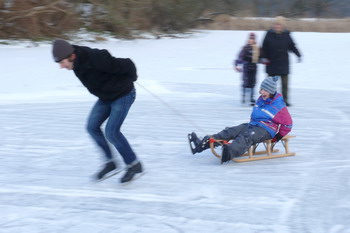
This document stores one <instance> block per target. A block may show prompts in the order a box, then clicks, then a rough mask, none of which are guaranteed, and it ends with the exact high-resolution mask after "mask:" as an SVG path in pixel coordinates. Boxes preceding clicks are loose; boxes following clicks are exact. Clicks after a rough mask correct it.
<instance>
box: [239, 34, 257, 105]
mask: <svg viewBox="0 0 350 233" xmlns="http://www.w3.org/2000/svg"><path fill="white" fill-rule="evenodd" d="M259 56H260V49H259V47H258V46H257V44H256V38H255V34H254V33H250V34H249V39H248V42H247V44H246V45H244V46H243V48H242V49H241V51H240V53H239V55H238V58H237V59H236V60H235V61H234V68H235V69H236V71H238V72H242V81H243V82H242V104H245V101H246V96H247V94H248V93H249V94H250V95H249V94H248V99H249V100H248V101H249V103H250V104H251V105H252V106H253V105H254V103H255V98H254V87H255V84H256V74H257V63H258V61H259Z"/></svg>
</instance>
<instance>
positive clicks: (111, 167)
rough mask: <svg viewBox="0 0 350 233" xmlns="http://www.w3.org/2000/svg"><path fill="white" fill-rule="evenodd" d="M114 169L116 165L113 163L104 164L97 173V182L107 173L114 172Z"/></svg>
mask: <svg viewBox="0 0 350 233" xmlns="http://www.w3.org/2000/svg"><path fill="white" fill-rule="evenodd" d="M116 168H117V165H116V164H115V162H113V161H110V162H108V163H106V164H105V166H104V168H103V169H102V170H101V171H100V172H99V173H97V175H96V179H97V180H101V179H102V178H104V177H105V176H106V175H107V174H108V173H110V172H111V171H113V170H115V169H116Z"/></svg>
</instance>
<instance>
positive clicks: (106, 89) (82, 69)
mask: <svg viewBox="0 0 350 233" xmlns="http://www.w3.org/2000/svg"><path fill="white" fill-rule="evenodd" d="M52 52H53V57H54V60H55V62H57V63H59V65H60V67H61V68H65V69H68V70H73V71H74V73H75V75H76V76H77V77H78V78H79V80H80V81H81V83H82V84H83V85H84V86H85V87H86V88H87V89H88V90H89V92H90V93H91V94H93V95H95V96H97V97H98V100H97V102H96V103H95V105H94V107H93V108H92V111H91V113H90V116H89V119H88V123H87V130H88V132H89V134H90V135H91V137H92V138H93V139H94V140H95V142H96V143H97V145H98V146H99V147H100V148H101V149H102V151H103V152H104V154H105V158H106V162H105V164H104V167H103V169H102V170H101V171H100V172H99V173H98V174H97V175H96V179H97V180H102V179H103V178H105V177H106V176H108V174H109V173H111V172H112V171H114V172H117V171H118V170H120V169H117V163H116V161H115V160H114V159H113V155H112V152H111V149H110V147H109V144H108V142H107V140H108V141H109V142H110V143H111V144H113V145H114V146H115V148H116V149H117V150H118V152H119V153H120V155H121V156H122V157H123V160H124V162H125V163H126V165H127V171H126V173H125V174H124V176H123V177H122V178H121V183H124V182H128V181H130V180H132V179H133V178H134V176H135V175H136V174H138V173H142V165H141V163H140V162H139V160H138V159H137V157H136V154H135V153H134V151H133V150H132V148H131V146H130V144H129V143H128V141H127V139H126V138H125V137H124V135H123V134H122V133H121V132H120V128H121V126H122V124H123V122H124V120H125V118H126V116H127V114H128V112H129V109H130V107H131V105H132V104H133V103H134V101H135V98H136V92H135V87H134V81H136V78H137V74H136V67H135V65H134V63H133V62H132V61H131V60H130V59H128V58H125V59H124V58H115V57H113V56H111V54H110V53H109V52H108V51H107V50H100V49H92V48H89V47H84V46H78V45H71V44H69V43H68V42H67V41H65V40H60V39H58V40H55V41H54V42H53V49H52ZM107 119H108V121H107V123H106V128H105V132H104V133H103V132H102V130H101V125H102V124H103V123H104V121H106V120H107Z"/></svg>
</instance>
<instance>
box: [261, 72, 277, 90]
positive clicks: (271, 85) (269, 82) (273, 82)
mask: <svg viewBox="0 0 350 233" xmlns="http://www.w3.org/2000/svg"><path fill="white" fill-rule="evenodd" d="M278 78H279V76H273V77H267V78H265V79H264V81H262V83H261V85H260V89H263V90H265V91H267V92H268V93H270V94H275V92H276V90H277V80H278Z"/></svg>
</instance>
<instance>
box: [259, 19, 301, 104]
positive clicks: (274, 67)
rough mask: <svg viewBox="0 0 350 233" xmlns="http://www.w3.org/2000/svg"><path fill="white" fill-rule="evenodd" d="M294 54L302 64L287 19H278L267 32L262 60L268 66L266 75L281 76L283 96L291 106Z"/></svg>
mask: <svg viewBox="0 0 350 233" xmlns="http://www.w3.org/2000/svg"><path fill="white" fill-rule="evenodd" d="M288 52H293V53H294V54H295V55H296V56H297V57H298V62H301V54H300V52H299V50H298V49H297V47H296V46H295V43H294V41H293V39H292V37H291V35H290V32H289V31H288V30H287V29H286V23H285V18H284V17H282V16H278V17H276V20H275V22H274V24H273V28H272V29H270V30H268V31H267V32H266V35H265V38H264V41H263V44H262V54H261V57H262V60H264V62H263V63H265V64H266V73H267V74H268V75H269V76H276V75H277V76H281V82H282V95H283V98H284V100H285V102H286V104H287V106H290V102H289V93H288V79H289V77H288V75H289V73H290V72H289V55H288Z"/></svg>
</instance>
